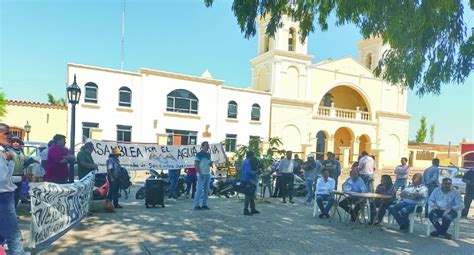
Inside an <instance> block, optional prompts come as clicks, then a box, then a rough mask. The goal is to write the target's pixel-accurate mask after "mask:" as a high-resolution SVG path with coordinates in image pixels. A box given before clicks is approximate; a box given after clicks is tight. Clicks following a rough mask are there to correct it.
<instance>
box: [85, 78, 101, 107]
mask: <svg viewBox="0 0 474 255" xmlns="http://www.w3.org/2000/svg"><path fill="white" fill-rule="evenodd" d="M84 88H85V93H84V102H85V103H93V104H97V101H98V100H97V91H98V89H99V87H97V84H95V83H93V82H88V83H86V85H84Z"/></svg>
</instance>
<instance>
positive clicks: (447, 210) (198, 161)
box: [0, 123, 474, 254]
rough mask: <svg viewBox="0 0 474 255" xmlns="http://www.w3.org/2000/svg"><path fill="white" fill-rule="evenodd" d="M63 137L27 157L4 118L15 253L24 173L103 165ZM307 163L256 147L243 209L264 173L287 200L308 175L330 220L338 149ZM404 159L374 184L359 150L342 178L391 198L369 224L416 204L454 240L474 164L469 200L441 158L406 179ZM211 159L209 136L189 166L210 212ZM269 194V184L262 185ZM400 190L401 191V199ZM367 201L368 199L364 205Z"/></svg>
mask: <svg viewBox="0 0 474 255" xmlns="http://www.w3.org/2000/svg"><path fill="white" fill-rule="evenodd" d="M65 144H66V140H65V136H63V135H59V134H58V135H55V136H54V137H53V139H52V140H51V141H50V142H49V143H48V145H47V146H42V147H41V148H39V151H40V158H28V157H26V156H25V154H24V152H23V149H22V146H23V141H22V140H21V138H19V137H14V136H13V137H12V136H11V134H10V131H9V126H8V125H7V124H4V123H0V152H1V153H0V215H1V217H0V238H4V239H5V240H6V243H7V244H8V247H9V252H10V253H11V254H23V253H24V249H23V245H22V240H21V233H20V230H19V227H18V218H17V215H16V210H15V208H16V206H17V205H18V203H19V201H20V199H21V192H22V183H23V182H24V181H25V179H31V181H33V182H41V181H43V180H44V181H48V182H53V183H57V184H65V183H68V182H72V181H73V180H70V179H69V178H70V175H69V170H68V166H69V165H70V164H77V170H78V176H79V178H80V179H81V178H83V177H85V176H86V175H87V174H88V173H90V172H91V171H95V170H97V169H98V165H97V164H96V163H95V162H94V159H93V158H92V155H91V154H92V152H93V144H92V143H91V142H85V143H84V145H83V146H82V148H81V150H80V152H79V153H78V155H77V157H76V156H75V155H74V152H73V151H72V150H69V149H68V148H66V147H65ZM120 155H121V151H120V150H119V148H113V149H112V152H111V153H110V155H109V159H108V160H107V162H106V169H107V181H108V183H109V189H108V192H107V196H106V202H105V209H106V211H108V212H114V211H115V209H118V208H122V206H121V205H120V204H119V184H118V182H119V180H118V178H119V177H118V175H119V173H120V171H121V169H122V166H121V165H120V160H119V157H120ZM306 158H307V159H306V161H303V160H302V159H300V158H299V155H298V154H295V155H294V157H293V153H292V152H291V151H287V152H286V155H285V156H284V157H281V159H280V160H279V161H276V160H275V161H274V162H273V163H272V164H271V166H269V167H268V169H261V168H262V165H261V164H260V163H259V160H258V159H257V158H256V157H255V155H253V153H252V152H250V151H249V152H248V153H247V154H246V158H245V159H244V160H243V162H242V164H241V165H240V166H239V167H238V168H239V169H238V171H240V173H241V174H240V175H241V180H240V181H241V183H242V185H243V187H245V188H244V189H243V190H244V191H243V193H244V194H245V202H244V210H243V214H244V215H246V216H251V215H254V214H259V213H260V212H259V211H258V210H257V209H256V207H255V196H256V193H257V192H256V191H257V187H258V185H259V180H258V178H259V173H261V172H263V174H262V185H263V186H269V185H271V186H273V185H272V184H271V183H272V181H271V176H274V177H275V180H274V181H275V189H274V191H273V192H272V189H271V188H270V194H271V196H272V197H275V198H277V197H281V198H282V203H287V202H289V203H291V204H294V203H295V200H294V186H293V184H294V179H295V176H299V177H301V178H302V179H304V183H305V186H306V192H307V195H306V198H305V201H304V205H311V204H312V203H316V205H317V206H318V207H319V210H320V214H319V218H321V219H323V218H329V217H330V215H329V212H330V210H331V208H333V206H334V204H335V203H336V200H335V198H334V192H335V191H336V190H337V189H338V179H339V177H340V176H341V172H342V169H341V165H340V162H339V161H338V160H337V159H336V157H335V154H334V153H331V152H327V158H326V159H323V158H321V157H320V155H318V157H315V155H314V154H312V153H310V154H308V155H306ZM407 161H408V160H407V158H401V161H400V162H401V164H400V165H399V166H397V167H396V168H395V169H394V171H393V173H394V176H395V181H392V178H391V176H390V175H382V176H381V181H380V184H379V185H377V186H376V187H375V188H374V179H375V178H374V174H375V170H376V166H375V159H374V157H373V156H370V155H369V154H368V153H367V152H365V151H364V152H362V153H361V155H360V157H359V160H358V161H357V162H355V163H354V164H353V165H352V167H351V169H350V174H349V177H348V178H347V179H346V180H345V181H344V182H343V183H342V185H341V187H342V191H343V192H348V193H354V192H355V193H366V192H374V193H377V194H382V195H385V196H386V197H388V198H387V199H369V208H370V215H369V224H373V225H377V224H380V223H381V222H382V219H383V217H384V215H385V214H386V212H387V211H388V212H389V213H390V214H391V215H393V218H394V219H395V221H396V222H397V223H398V224H399V226H400V229H401V230H402V231H407V230H408V229H409V227H410V222H409V215H410V214H411V213H413V212H414V211H415V210H417V211H418V212H419V213H421V211H422V210H423V211H424V213H425V217H427V218H429V220H430V221H431V222H432V224H433V226H434V227H435V231H433V232H432V233H431V235H432V236H442V237H444V238H448V239H449V238H451V236H450V235H449V234H448V232H447V230H448V228H449V226H450V224H451V222H452V221H453V220H454V219H455V218H456V217H457V216H458V214H459V213H461V216H462V217H467V214H468V211H469V207H470V205H471V201H472V199H473V198H474V170H470V171H468V172H466V173H465V174H464V177H463V181H464V182H465V183H466V194H465V197H464V203H463V201H462V197H461V194H460V192H459V191H458V190H457V189H454V188H452V180H451V179H450V178H444V179H442V181H441V183H440V182H439V159H436V158H435V159H433V161H432V166H431V167H429V168H428V169H426V170H425V171H424V173H423V174H420V173H415V174H413V175H412V179H411V183H410V184H408V178H409V174H410V167H409V166H408V165H407ZM211 168H212V161H211V155H210V153H209V144H208V142H203V143H202V144H201V151H199V152H198V153H197V154H196V156H195V161H194V167H190V168H187V169H186V170H185V171H186V182H187V186H186V190H185V197H186V198H189V197H191V199H193V201H194V202H193V208H194V210H210V207H209V205H208V196H209V188H210V180H211ZM168 176H169V180H170V189H169V200H175V199H177V198H178V196H179V192H178V190H177V189H178V188H177V185H178V179H179V176H180V169H170V170H168ZM263 192H265V190H264V191H263ZM397 192H399V196H398V197H397ZM365 201H366V200H363V199H361V198H358V197H356V196H350V195H348V196H346V197H345V198H344V199H343V200H342V201H340V202H339V204H338V206H339V207H341V208H342V209H343V210H345V211H346V212H347V213H348V214H349V215H350V219H351V221H357V219H358V217H359V212H360V210H361V209H363V208H364V206H365ZM362 202H364V203H362Z"/></svg>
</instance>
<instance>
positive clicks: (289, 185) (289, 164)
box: [278, 151, 295, 204]
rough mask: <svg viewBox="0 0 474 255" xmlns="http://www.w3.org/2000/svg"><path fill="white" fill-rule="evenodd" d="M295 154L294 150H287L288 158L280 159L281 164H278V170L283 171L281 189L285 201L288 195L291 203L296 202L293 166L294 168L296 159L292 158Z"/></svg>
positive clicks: (284, 201)
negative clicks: (294, 200)
mask: <svg viewBox="0 0 474 255" xmlns="http://www.w3.org/2000/svg"><path fill="white" fill-rule="evenodd" d="M292 155H293V152H292V151H287V152H286V158H284V159H282V160H281V161H280V165H279V166H278V170H279V171H280V172H281V174H282V176H281V178H282V182H281V185H282V186H281V189H282V194H283V201H282V202H283V203H286V197H287V196H288V197H289V198H290V203H292V204H294V203H295V202H293V181H294V175H293V168H294V161H293V159H291V157H292Z"/></svg>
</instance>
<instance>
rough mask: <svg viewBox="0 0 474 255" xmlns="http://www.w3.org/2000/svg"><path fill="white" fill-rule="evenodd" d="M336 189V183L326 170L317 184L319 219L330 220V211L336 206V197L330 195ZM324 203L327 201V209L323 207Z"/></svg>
mask: <svg viewBox="0 0 474 255" xmlns="http://www.w3.org/2000/svg"><path fill="white" fill-rule="evenodd" d="M335 189H336V181H335V180H334V179H333V178H330V177H329V171H328V170H327V169H324V170H323V172H322V178H319V179H318V181H317V183H316V203H318V206H319V210H320V211H321V214H319V218H320V219H322V218H323V217H326V218H329V210H331V207H332V205H333V204H334V196H333V195H331V194H330V192H331V191H334V190H335ZM323 201H327V202H328V203H327V205H326V207H324V205H323Z"/></svg>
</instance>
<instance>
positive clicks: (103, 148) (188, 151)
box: [91, 140, 227, 172]
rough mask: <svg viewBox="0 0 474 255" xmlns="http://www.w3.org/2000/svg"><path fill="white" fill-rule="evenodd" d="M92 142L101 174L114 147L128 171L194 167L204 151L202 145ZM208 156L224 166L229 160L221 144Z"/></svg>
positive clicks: (93, 155) (210, 150) (213, 147)
mask: <svg viewBox="0 0 474 255" xmlns="http://www.w3.org/2000/svg"><path fill="white" fill-rule="evenodd" d="M91 142H92V144H93V145H94V151H93V152H92V158H93V159H94V162H95V163H96V164H97V165H98V166H99V172H107V170H106V162H107V159H108V158H109V155H110V152H111V151H112V148H113V147H118V148H119V149H120V151H121V152H122V154H121V155H120V158H119V160H120V165H122V166H123V167H125V168H127V169H128V170H147V169H150V168H153V169H157V170H161V169H165V170H166V169H181V168H189V167H194V159H195V156H196V154H197V153H198V152H199V151H200V150H201V146H200V145H157V144H134V143H117V142H106V141H97V140H91ZM209 153H210V154H211V160H212V162H213V163H214V164H222V163H225V162H226V160H227V158H226V155H225V152H224V148H223V146H222V144H219V143H217V144H209Z"/></svg>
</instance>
